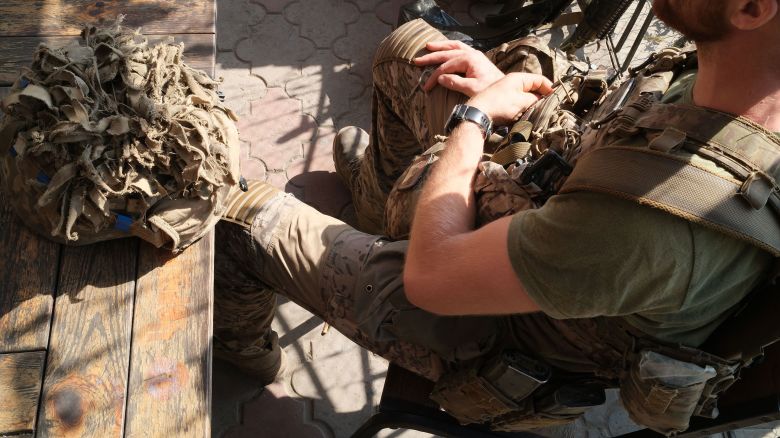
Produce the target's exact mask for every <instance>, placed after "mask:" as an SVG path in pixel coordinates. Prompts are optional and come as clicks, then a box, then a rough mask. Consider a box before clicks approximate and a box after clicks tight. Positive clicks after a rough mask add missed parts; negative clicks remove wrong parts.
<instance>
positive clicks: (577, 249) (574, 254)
mask: <svg viewBox="0 0 780 438" xmlns="http://www.w3.org/2000/svg"><path fill="white" fill-rule="evenodd" d="M692 247H693V241H692V236H691V230H690V226H689V224H688V223H687V222H686V221H684V220H682V219H679V218H676V217H674V216H672V215H669V214H667V213H663V212H661V211H658V210H655V209H652V208H649V207H645V206H641V205H639V204H636V203H634V202H630V201H627V200H623V199H619V198H616V197H612V196H608V195H603V194H598V193H589V192H583V193H571V194H566V195H558V196H554V197H553V198H551V199H550V200H549V201H548V202H547V203H546V204H545V205H544V207H542V208H540V209H536V210H527V211H523V212H520V213H518V214H516V215H515V216H514V217H513V218H512V222H511V224H510V227H509V237H508V248H509V257H510V260H511V263H512V266H513V267H514V270H515V272H516V273H517V275H518V277H519V278H520V281H521V282H522V284H523V286H524V287H525V289H526V291H527V293H528V294H529V296H530V297H531V298H532V299H533V300H534V301H535V302H536V303H537V305H539V307H540V308H541V309H542V310H543V311H544V312H545V313H547V314H548V315H550V316H552V317H553V318H587V317H596V316H623V315H630V314H635V313H640V312H667V311H668V312H674V311H676V310H677V309H679V308H680V307H681V306H682V305H683V303H684V301H685V297H686V293H687V291H688V287H689V284H690V281H691V273H692V269H693V261H692V257H693V251H692Z"/></svg>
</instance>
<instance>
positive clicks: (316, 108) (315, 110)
mask: <svg viewBox="0 0 780 438" xmlns="http://www.w3.org/2000/svg"><path fill="white" fill-rule="evenodd" d="M367 86H368V83H367V82H366V81H365V80H364V79H363V78H362V77H360V76H358V75H355V74H352V73H351V70H350V66H349V62H348V61H345V60H343V59H340V58H338V57H336V56H335V55H334V54H333V52H331V51H330V50H318V51H317V53H316V54H315V55H314V56H312V57H310V58H309V59H307V60H306V66H305V67H304V68H303V70H302V72H301V76H300V77H298V78H295V79H292V80H290V81H288V82H287V83H286V84H285V91H286V92H287V94H288V95H289V96H290V97H294V98H296V99H300V100H301V103H302V105H303V112H304V113H305V114H309V115H311V116H313V117H314V118H316V119H317V122H318V123H320V124H328V125H332V124H333V123H334V120H335V118H336V117H337V116H339V115H341V114H343V113H345V112H348V111H349V110H350V100H351V99H354V98H357V97H359V96H360V95H361V94H362V92H363V90H364V89H365V88H366V87H367Z"/></svg>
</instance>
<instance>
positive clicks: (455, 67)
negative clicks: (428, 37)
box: [414, 40, 504, 97]
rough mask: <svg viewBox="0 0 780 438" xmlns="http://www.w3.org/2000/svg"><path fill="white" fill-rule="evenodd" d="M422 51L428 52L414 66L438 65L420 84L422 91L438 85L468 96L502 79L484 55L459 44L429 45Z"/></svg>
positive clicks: (438, 43)
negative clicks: (426, 50)
mask: <svg viewBox="0 0 780 438" xmlns="http://www.w3.org/2000/svg"><path fill="white" fill-rule="evenodd" d="M426 48H427V49H428V50H430V51H431V52H432V53H428V54H426V55H423V56H420V57H418V58H415V59H414V63H415V64H416V65H418V66H429V65H438V64H441V65H439V67H438V68H437V69H436V70H434V71H433V74H431V76H430V77H429V78H428V80H427V81H426V82H425V84H424V85H423V90H425V91H431V90H432V89H433V87H435V86H436V84H439V85H441V86H443V87H444V88H448V89H450V90H454V91H458V92H460V93H463V94H465V95H466V96H469V97H471V96H474V95H475V94H477V93H479V92H480V91H482V90H484V89H485V88H487V87H488V86H490V85H491V84H493V83H494V82H496V81H497V80H499V79H501V78H503V77H504V74H503V73H501V70H499V69H498V67H496V66H495V64H493V63H492V62H490V60H489V59H488V58H487V56H485V54H484V53H482V52H480V51H479V50H476V49H473V48H471V47H469V46H467V45H466V44H463V43H462V42H460V41H453V40H448V41H435V42H430V43H428V44H427V45H426ZM461 75H462V76H461Z"/></svg>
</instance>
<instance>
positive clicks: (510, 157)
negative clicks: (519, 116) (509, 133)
mask: <svg viewBox="0 0 780 438" xmlns="http://www.w3.org/2000/svg"><path fill="white" fill-rule="evenodd" d="M530 151H531V143H528V142H525V141H522V142H517V143H512V144H510V145H507V147H505V148H503V149H501V150H500V151H498V152H496V153H495V154H493V156H492V157H490V161H492V162H494V163H498V164H500V165H502V166H506V165H508V164H512V163H514V162H515V161H517V160H519V159H521V158H525V156H526V155H528V152H530Z"/></svg>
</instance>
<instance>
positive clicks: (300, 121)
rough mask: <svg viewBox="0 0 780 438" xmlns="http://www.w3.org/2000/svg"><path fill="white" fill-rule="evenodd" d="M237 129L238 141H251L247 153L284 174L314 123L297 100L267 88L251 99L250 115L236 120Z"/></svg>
mask: <svg viewBox="0 0 780 438" xmlns="http://www.w3.org/2000/svg"><path fill="white" fill-rule="evenodd" d="M238 130H239V135H240V138H241V140H243V141H246V142H248V143H249V144H250V147H249V150H250V152H249V155H250V156H252V157H256V158H259V159H261V160H262V161H263V162H264V163H265V164H266V167H267V169H268V170H269V171H270V173H283V172H284V169H285V168H286V166H287V164H288V163H289V162H290V161H292V160H293V159H294V158H298V157H302V156H303V146H304V144H308V143H309V142H310V141H311V139H312V138H314V137H315V135H316V133H317V123H316V121H315V120H314V118H313V117H311V116H309V115H305V114H303V112H302V111H301V103H300V101H298V100H296V99H293V98H290V97H289V96H287V94H285V93H284V90H282V89H281V88H270V89H268V93H266V95H265V97H263V98H262V99H260V100H256V101H252V102H251V111H250V114H249V115H247V116H245V117H243V118H242V119H241V120H239V122H238ZM269 178H271V176H270V175H269ZM277 179H278V178H277Z"/></svg>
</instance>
